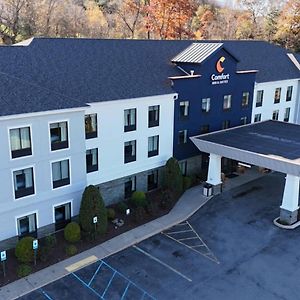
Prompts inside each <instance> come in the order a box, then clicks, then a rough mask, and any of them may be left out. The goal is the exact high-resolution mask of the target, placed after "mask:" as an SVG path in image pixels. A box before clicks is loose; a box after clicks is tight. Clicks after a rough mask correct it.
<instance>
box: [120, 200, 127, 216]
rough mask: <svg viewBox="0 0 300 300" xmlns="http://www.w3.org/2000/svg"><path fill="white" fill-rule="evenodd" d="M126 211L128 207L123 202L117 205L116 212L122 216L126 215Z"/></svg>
mask: <svg viewBox="0 0 300 300" xmlns="http://www.w3.org/2000/svg"><path fill="white" fill-rule="evenodd" d="M127 209H128V206H127V204H126V203H125V202H119V203H118V211H119V212H120V213H122V214H126V210H127Z"/></svg>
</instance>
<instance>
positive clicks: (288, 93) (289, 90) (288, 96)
mask: <svg viewBox="0 0 300 300" xmlns="http://www.w3.org/2000/svg"><path fill="white" fill-rule="evenodd" d="M292 95H293V86H292V85H291V86H288V88H287V91H286V101H291V100H292Z"/></svg>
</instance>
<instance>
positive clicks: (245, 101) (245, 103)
mask: <svg viewBox="0 0 300 300" xmlns="http://www.w3.org/2000/svg"><path fill="white" fill-rule="evenodd" d="M249 97H250V93H249V92H243V98H242V106H243V107H245V106H248V105H249Z"/></svg>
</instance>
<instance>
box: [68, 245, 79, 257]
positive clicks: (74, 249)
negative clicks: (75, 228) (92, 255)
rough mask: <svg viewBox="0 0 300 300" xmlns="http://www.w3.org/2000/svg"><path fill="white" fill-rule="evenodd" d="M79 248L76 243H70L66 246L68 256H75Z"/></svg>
mask: <svg viewBox="0 0 300 300" xmlns="http://www.w3.org/2000/svg"><path fill="white" fill-rule="evenodd" d="M77 252H78V250H77V247H76V246H75V245H68V246H67V247H66V254H67V255H68V256H73V255H75V254H77Z"/></svg>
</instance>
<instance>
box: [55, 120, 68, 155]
mask: <svg viewBox="0 0 300 300" xmlns="http://www.w3.org/2000/svg"><path fill="white" fill-rule="evenodd" d="M50 136H51V150H52V151H54V150H59V149H65V148H68V147H69V143H68V124H67V122H60V123H52V124H50Z"/></svg>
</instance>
